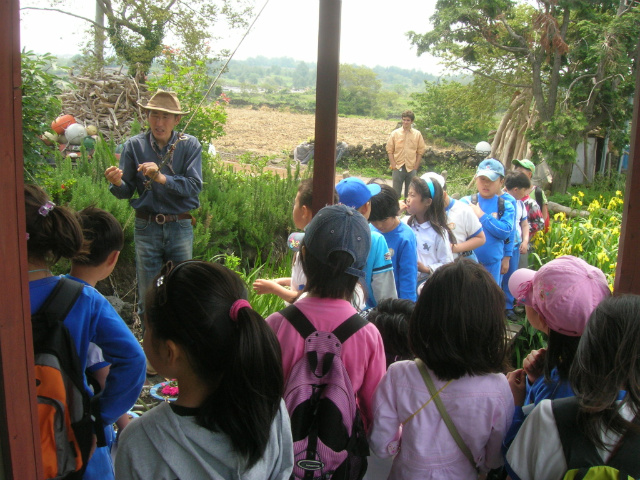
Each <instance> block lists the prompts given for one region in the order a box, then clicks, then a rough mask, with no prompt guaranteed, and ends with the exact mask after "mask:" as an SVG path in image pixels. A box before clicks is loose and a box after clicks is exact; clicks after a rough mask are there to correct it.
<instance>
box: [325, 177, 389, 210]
mask: <svg viewBox="0 0 640 480" xmlns="http://www.w3.org/2000/svg"><path fill="white" fill-rule="evenodd" d="M381 191H382V188H380V185H378V184H377V183H372V184H371V185H367V184H366V183H364V182H363V181H362V180H360V179H359V178H357V177H348V178H345V179H344V180H340V181H339V182H338V184H337V185H336V192H338V197H339V198H340V203H342V204H344V205H346V206H347V207H353V208H355V209H358V208H360V207H361V206H363V205H364V204H365V203H367V202H368V201H369V200H371V197H373V196H374V195H377V194H379V193H380V192H381Z"/></svg>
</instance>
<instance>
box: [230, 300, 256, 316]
mask: <svg viewBox="0 0 640 480" xmlns="http://www.w3.org/2000/svg"><path fill="white" fill-rule="evenodd" d="M241 308H251V304H250V303H249V302H247V301H246V300H245V299H243V298H241V299H240V300H236V301H235V302H233V305H231V308H230V309H229V316H230V317H231V320H233V321H234V322H237V321H238V312H239V311H240V309H241Z"/></svg>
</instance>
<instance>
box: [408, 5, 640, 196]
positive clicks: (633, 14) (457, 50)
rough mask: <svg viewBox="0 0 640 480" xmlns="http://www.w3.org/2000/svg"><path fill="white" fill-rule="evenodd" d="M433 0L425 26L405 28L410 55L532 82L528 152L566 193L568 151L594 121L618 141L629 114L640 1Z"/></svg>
mask: <svg viewBox="0 0 640 480" xmlns="http://www.w3.org/2000/svg"><path fill="white" fill-rule="evenodd" d="M535 5H536V6H534V5H533V4H531V3H529V2H526V3H525V2H515V1H511V0H479V1H478V0H460V1H455V0H439V1H438V3H437V7H436V8H437V9H436V13H435V14H434V15H433V17H432V18H431V21H432V24H433V29H432V30H431V31H428V32H426V33H424V34H418V33H415V32H409V34H408V35H409V38H410V41H411V42H412V43H413V44H414V45H416V46H417V47H418V53H419V54H421V53H424V52H430V53H432V54H434V55H437V56H439V57H441V58H442V59H443V60H444V61H445V62H446V63H447V64H448V65H449V66H450V67H455V66H458V67H459V68H465V69H468V70H471V71H472V72H474V73H475V74H476V75H479V76H483V77H486V78H490V79H492V80H494V81H496V82H501V83H502V84H506V85H511V86H513V87H514V88H528V89H531V91H532V95H533V99H534V101H535V108H536V110H537V113H538V121H537V122H536V123H535V125H534V126H533V128H532V130H530V131H529V139H530V142H531V146H532V148H533V150H534V156H535V157H540V158H545V159H546V160H547V162H548V163H549V165H550V166H551V168H552V169H553V172H554V182H553V191H554V192H561V191H565V190H566V188H567V186H568V182H569V178H570V176H571V171H572V168H573V163H574V162H575V158H576V153H575V149H576V147H577V145H578V143H579V142H580V141H582V139H583V138H584V137H585V135H586V134H587V133H588V132H590V131H591V130H593V129H595V128H600V129H607V128H608V129H611V130H612V131H615V132H616V133H615V135H614V136H615V137H616V139H618V141H619V142H623V141H624V140H623V138H624V133H621V132H623V131H624V129H625V122H626V121H627V120H628V119H629V118H630V116H631V104H630V102H629V98H630V96H631V95H632V94H633V89H634V81H633V79H634V62H633V58H634V52H635V47H636V42H637V39H638V36H639V33H640V6H638V4H637V2H633V1H629V0H618V1H615V2H614V1H590V2H585V1H581V0H540V1H539V2H537V3H536V4H535Z"/></svg>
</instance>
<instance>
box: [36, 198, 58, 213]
mask: <svg viewBox="0 0 640 480" xmlns="http://www.w3.org/2000/svg"><path fill="white" fill-rule="evenodd" d="M55 206H56V204H55V203H53V202H51V201H48V202H46V203H45V204H44V205H42V206H41V207H40V208H39V209H38V213H39V214H40V215H42V216H43V217H46V216H47V215H49V212H50V211H51V210H53V207H55Z"/></svg>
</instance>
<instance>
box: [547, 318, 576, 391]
mask: <svg viewBox="0 0 640 480" xmlns="http://www.w3.org/2000/svg"><path fill="white" fill-rule="evenodd" d="M578 342H580V337H570V336H569V335H564V334H562V333H559V332H556V331H555V330H552V329H551V328H550V329H549V339H548V340H547V353H546V355H545V356H544V376H545V378H546V379H547V380H550V379H551V371H552V370H553V369H554V368H557V369H558V376H559V377H560V378H561V379H562V380H567V379H568V378H569V369H570V368H571V362H573V358H574V357H575V355H576V350H577V349H578Z"/></svg>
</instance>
